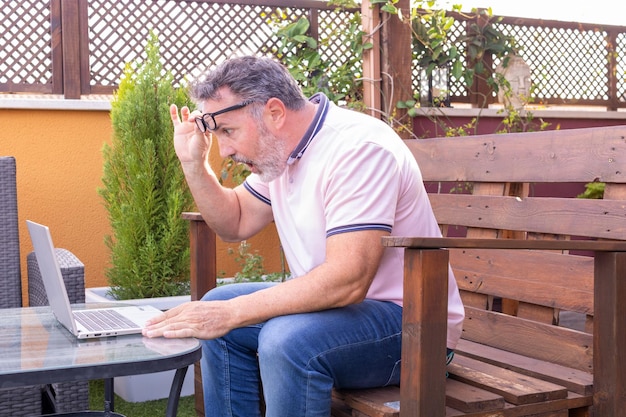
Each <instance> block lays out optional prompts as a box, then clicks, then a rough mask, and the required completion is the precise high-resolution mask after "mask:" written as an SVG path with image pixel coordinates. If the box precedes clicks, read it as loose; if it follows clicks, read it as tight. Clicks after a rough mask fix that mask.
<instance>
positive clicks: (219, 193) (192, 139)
mask: <svg viewBox="0 0 626 417" xmlns="http://www.w3.org/2000/svg"><path fill="white" fill-rule="evenodd" d="M192 93H193V96H194V98H195V99H196V100H197V101H198V103H199V104H200V105H201V106H202V109H203V112H204V113H201V112H200V111H193V112H190V110H189V109H188V108H186V107H183V108H182V109H180V115H179V113H178V109H177V108H176V107H175V106H172V107H171V117H172V120H173V123H174V146H175V148H176V153H177V155H178V157H179V159H180V162H181V164H182V168H183V170H184V173H185V176H186V179H187V182H188V184H189V187H190V189H191V191H192V193H193V196H194V199H195V201H196V204H197V206H198V209H199V211H200V212H201V213H202V216H203V218H204V220H205V221H206V222H207V224H208V225H209V226H210V227H211V228H212V229H213V230H214V231H215V232H216V233H217V234H218V235H219V236H220V237H221V238H222V239H224V240H227V241H240V240H243V239H247V238H249V237H250V236H252V235H254V234H255V233H257V232H259V231H260V230H261V229H262V228H263V227H264V226H266V225H267V224H268V223H270V222H274V223H275V225H276V228H277V230H278V233H279V236H280V240H281V243H282V245H283V249H284V252H285V255H286V258H287V262H288V264H289V268H290V271H291V273H292V276H293V277H294V278H292V279H290V280H288V281H286V282H283V283H279V284H270V283H250V284H237V285H226V286H222V287H219V288H217V289H215V290H212V291H210V292H209V293H208V294H206V296H205V297H204V298H203V300H202V301H197V302H192V303H188V304H185V305H182V306H180V307H178V308H175V309H172V310H170V311H168V312H167V313H165V314H164V315H163V316H162V317H160V318H158V319H157V320H156V321H154V322H153V323H151V324H150V325H149V326H148V327H147V329H146V330H145V331H144V334H145V335H146V336H148V337H157V336H165V337H189V336H193V337H197V338H200V339H205V340H206V341H204V342H203V360H202V376H203V387H204V399H205V412H206V414H207V415H208V416H241V417H251V416H258V415H260V414H259V398H260V393H259V391H260V386H261V385H262V391H263V395H264V400H265V404H266V416H268V417H305V416H306V417H314V416H315V417H318V416H320V417H321V416H323V417H328V416H329V415H330V403H331V390H332V388H333V386H334V387H339V388H361V387H374V386H384V385H387V384H397V383H398V382H399V372H400V364H399V362H400V342H401V316H402V307H401V306H402V269H403V265H402V264H403V257H402V252H401V250H397V249H390V248H387V249H385V248H384V247H383V246H382V245H381V237H382V236H389V235H412V236H439V235H440V233H439V229H438V227H437V223H436V221H435V218H434V216H433V213H432V209H431V206H430V204H429V201H428V197H427V195H426V192H425V190H424V186H423V183H422V178H421V174H420V171H419V168H418V166H417V164H416V162H415V159H414V158H413V157H412V155H411V154H410V152H409V151H408V149H407V147H406V146H405V145H404V144H403V142H402V140H401V139H400V138H399V137H398V136H397V135H396V134H395V132H394V131H393V130H392V129H391V128H390V127H389V126H387V125H386V124H385V123H383V122H381V121H379V120H377V119H375V118H373V117H370V116H367V115H364V114H361V113H358V112H355V111H351V110H347V109H342V108H340V107H337V106H335V105H334V104H332V103H330V102H329V101H328V99H327V98H326V97H325V96H324V95H323V94H316V95H314V96H313V97H311V98H310V99H309V100H307V99H306V98H305V97H304V96H303V94H302V92H301V90H300V89H299V87H298V86H297V84H296V82H295V81H294V79H293V78H292V77H291V76H290V74H289V72H288V71H287V70H286V69H285V68H284V67H283V66H282V65H280V64H279V63H277V62H275V61H273V60H271V59H269V58H256V57H242V58H234V59H231V60H228V61H226V62H225V63H223V64H222V65H220V66H219V67H217V68H216V69H215V70H213V71H212V72H211V73H209V75H208V76H207V77H206V79H204V80H203V81H201V82H200V83H198V84H196V85H195V86H194V88H193V91H192ZM212 138H215V139H217V141H218V145H219V149H220V154H221V156H222V157H224V158H226V157H230V158H232V159H233V160H235V161H236V162H239V163H244V164H246V165H247V166H248V168H249V169H250V171H251V172H252V174H251V175H250V176H249V177H248V178H247V179H246V181H245V182H244V184H242V185H241V186H238V187H236V188H234V189H227V188H224V187H222V186H221V185H220V184H219V182H218V180H217V178H216V175H215V173H214V172H213V171H212V170H211V168H210V167H209V164H208V154H209V150H210V147H211V139H212ZM448 302H449V318H448V323H449V330H448V340H447V347H448V354H450V352H451V349H454V347H455V345H456V343H457V341H458V338H459V337H460V333H461V323H462V321H463V314H464V313H463V306H462V303H461V300H460V297H459V293H458V288H457V286H456V282H455V280H454V277H453V276H452V274H450V278H449V294H448ZM442 349H443V347H442ZM261 383H262V384H261Z"/></svg>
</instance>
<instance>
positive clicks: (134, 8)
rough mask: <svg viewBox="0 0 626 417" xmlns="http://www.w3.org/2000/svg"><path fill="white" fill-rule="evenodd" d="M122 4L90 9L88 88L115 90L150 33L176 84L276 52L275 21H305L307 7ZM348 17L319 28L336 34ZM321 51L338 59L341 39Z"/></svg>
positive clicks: (325, 18)
mask: <svg viewBox="0 0 626 417" xmlns="http://www.w3.org/2000/svg"><path fill="white" fill-rule="evenodd" d="M120 3H122V2H120ZM120 3H118V2H111V1H110V0H101V1H91V2H90V4H89V6H90V8H89V27H90V67H91V85H103V86H115V85H116V84H117V83H118V80H119V78H120V76H121V75H122V72H123V68H124V64H125V62H130V61H134V60H136V59H138V58H140V57H142V54H143V48H144V45H145V40H146V38H147V35H148V32H149V31H150V30H151V29H154V30H156V31H157V33H158V34H159V41H160V44H161V56H162V58H163V61H164V65H165V67H166V69H167V70H169V71H171V72H172V74H173V75H174V78H175V80H176V83H177V84H180V82H181V81H182V80H184V79H185V78H189V79H194V78H196V77H198V76H200V75H201V74H202V73H203V72H204V71H206V70H207V69H210V68H211V67H213V66H214V65H216V64H218V63H219V62H221V61H223V60H225V59H226V58H228V57H230V56H233V55H243V54H259V53H268V52H272V51H275V50H276V46H277V42H278V39H276V37H275V36H274V32H275V30H276V26H275V24H272V23H271V22H272V21H273V19H272V17H273V16H276V15H279V16H282V17H283V18H285V19H288V20H289V21H295V20H297V19H299V18H300V17H307V16H308V9H305V8H279V7H275V6H262V5H240V4H217V3H204V2H189V3H183V2H177V1H165V2H123V3H124V4H120ZM351 16H352V13H350V12H345V11H344V12H341V11H339V12H335V11H323V12H322V13H321V18H320V29H321V30H322V31H326V30H329V28H334V29H333V30H335V31H337V29H338V28H341V27H342V25H345V24H346V22H347V21H348V20H349V19H350V17H351ZM321 48H322V50H321V51H320V53H321V54H322V56H324V57H325V58H327V59H333V60H340V59H342V56H345V54H346V52H347V51H345V48H344V46H343V45H342V42H341V39H340V38H337V39H336V40H335V41H332V42H331V43H330V44H327V45H322V46H321ZM342 48H344V49H342Z"/></svg>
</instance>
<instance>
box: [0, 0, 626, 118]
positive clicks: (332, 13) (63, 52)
mask: <svg viewBox="0 0 626 417" xmlns="http://www.w3.org/2000/svg"><path fill="white" fill-rule="evenodd" d="M357 12H359V10H358V9H337V8H335V7H334V6H329V5H327V4H326V3H325V2H323V1H315V0H291V1H290V0H238V1H236V2H226V1H201V0H199V1H182V0H166V1H164V0H160V1H157V0H144V1H131V0H49V1H41V0H6V1H3V2H2V3H1V4H0V93H40V94H62V95H64V97H65V98H68V99H76V98H80V97H81V96H83V95H90V94H110V93H112V92H113V91H114V90H115V88H116V86H117V84H118V82H119V79H120V77H121V76H122V74H123V70H124V66H125V64H126V63H127V62H131V61H134V60H136V59H137V58H139V57H141V56H142V53H143V48H144V46H145V41H146V39H147V37H148V33H149V31H150V30H155V31H157V33H158V34H159V39H160V43H161V55H162V59H163V61H164V67H165V69H167V70H169V71H171V72H172V73H173V75H174V77H175V80H176V81H177V82H180V81H181V80H183V79H184V78H189V77H191V78H193V77H195V76H197V75H198V72H201V71H203V70H205V69H207V68H210V67H211V66H213V65H215V64H216V63H219V62H220V61H221V60H223V59H225V58H227V57H228V56H231V55H233V54H241V53H251V54H257V53H268V52H269V53H271V51H273V50H275V48H276V46H277V42H278V39H277V38H276V36H275V30H276V27H275V25H276V23H275V22H276V17H277V16H280V17H281V18H282V19H289V20H296V19H298V18H299V17H307V18H308V19H309V21H310V22H311V32H312V33H311V34H312V36H315V37H317V36H324V33H329V28H332V29H333V30H336V28H337V27H341V26H342V25H347V24H349V20H350V18H351V17H352V16H353V14H354V13H357ZM455 19H456V20H457V23H456V25H455V29H454V33H453V37H457V38H460V37H461V36H462V35H463V34H464V33H465V28H466V27H467V22H468V21H470V20H471V19H472V17H468V16H462V15H455ZM496 25H497V28H498V29H500V30H501V31H503V32H504V33H506V34H510V35H513V36H514V37H515V38H516V40H517V44H518V46H520V47H521V55H522V57H523V58H524V59H525V61H526V62H527V63H528V64H529V65H530V67H531V70H532V82H533V85H534V87H535V88H534V93H533V101H534V102H535V103H543V104H581V105H597V106H605V107H607V108H608V109H611V110H615V109H618V108H624V107H626V75H625V74H626V54H625V52H626V27H623V26H605V25H593V24H582V23H574V22H561V21H547V20H535V19H520V18H515V17H503V18H502V20H501V21H500V22H499V23H497V24H496ZM341 45H343V42H341V40H340V39H338V40H337V43H336V44H333V43H332V42H331V43H330V44H324V45H323V46H321V48H325V49H324V50H323V51H320V54H321V55H322V56H323V57H324V58H325V59H328V60H336V61H338V62H340V61H341V60H342V59H344V58H343V57H345V56H346V54H349V53H350V51H345V50H344V49H343V46H341ZM457 47H458V48H459V49H460V51H461V52H463V51H464V46H463V45H462V44H459V45H457ZM495 64H497V63H495V62H494V65H495ZM413 70H414V71H415V69H413ZM472 93H473V92H472V91H470V90H469V89H468V88H467V87H466V86H465V85H464V84H462V83H461V82H452V83H451V86H450V98H451V100H452V101H456V102H470V97H471V95H472ZM0 97H1V96H0Z"/></svg>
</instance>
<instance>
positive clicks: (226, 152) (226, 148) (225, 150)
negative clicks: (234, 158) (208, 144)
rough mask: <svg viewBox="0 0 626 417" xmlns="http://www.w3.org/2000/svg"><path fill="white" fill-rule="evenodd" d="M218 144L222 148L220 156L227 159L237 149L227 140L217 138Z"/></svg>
mask: <svg viewBox="0 0 626 417" xmlns="http://www.w3.org/2000/svg"><path fill="white" fill-rule="evenodd" d="M217 146H218V147H219V149H220V156H221V157H222V158H223V159H225V158H228V157H230V156H231V155H234V154H235V149H234V148H233V147H232V146H230V145H229V144H228V143H227V141H225V140H220V139H219V138H217Z"/></svg>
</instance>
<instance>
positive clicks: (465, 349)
mask: <svg viewBox="0 0 626 417" xmlns="http://www.w3.org/2000/svg"><path fill="white" fill-rule="evenodd" d="M456 352H458V353H459V354H462V355H464V356H467V357H472V358H475V359H479V360H481V361H484V362H487V363H490V364H493V365H496V366H499V367H502V368H504V369H510V370H512V371H515V372H518V373H522V374H525V375H529V376H532V377H535V378H540V379H543V380H545V381H549V382H553V383H555V384H557V385H562V386H564V387H565V388H567V389H568V390H570V391H572V392H575V393H577V394H580V395H591V394H592V393H593V375H592V374H590V373H588V372H583V371H580V370H578V369H574V368H570V367H566V366H562V365H557V364H555V363H551V362H546V361H542V360H538V359H533V358H529V357H527V356H522V355H518V354H515V353H511V352H507V351H505V350H501V349H496V348H493V347H491V346H486V345H482V344H480V343H475V342H471V341H469V340H465V339H461V340H460V341H459V344H458V345H457V348H456Z"/></svg>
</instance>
